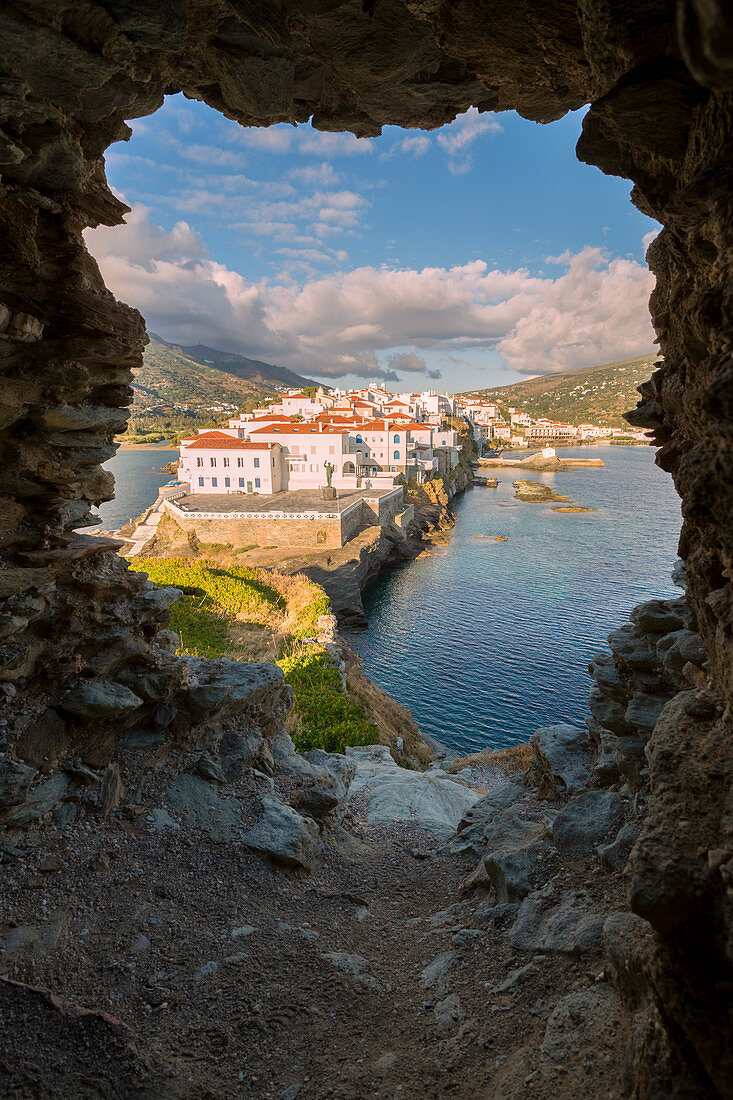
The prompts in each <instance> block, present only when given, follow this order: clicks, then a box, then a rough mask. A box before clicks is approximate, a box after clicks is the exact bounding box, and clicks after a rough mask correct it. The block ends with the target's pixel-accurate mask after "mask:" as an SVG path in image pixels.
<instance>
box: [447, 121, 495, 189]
mask: <svg viewBox="0 0 733 1100" xmlns="http://www.w3.org/2000/svg"><path fill="white" fill-rule="evenodd" d="M501 132H502V125H501V123H500V122H499V121H498V120H497V119H496V118H494V117H493V116H491V115H488V114H481V113H480V112H479V111H478V109H477V108H476V107H469V109H468V110H467V111H466V112H464V114H462V115H459V116H458V118H456V119H454V120H453V122H450V123H448V125H447V126H443V127H442V128H441V129H440V130H439V131H438V134H437V141H438V145H440V147H441V148H442V149H444V150H445V152H446V153H447V154H448V170H449V171H450V172H451V173H452V174H453V175H454V176H460V175H463V174H464V173H465V172H469V171H470V170H471V168H472V167H473V161H472V160H471V156H470V153H468V149H469V146H471V145H473V143H474V142H475V141H478V139H479V138H480V137H481V136H482V135H483V134H500V133H501Z"/></svg>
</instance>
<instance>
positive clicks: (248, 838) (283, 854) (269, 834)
mask: <svg viewBox="0 0 733 1100" xmlns="http://www.w3.org/2000/svg"><path fill="white" fill-rule="evenodd" d="M262 811H263V812H262V816H261V817H260V819H259V821H258V822H257V823H256V824H255V825H254V826H253V827H252V828H251V829H249V830H248V832H246V833H245V834H244V838H243V840H244V844H245V846H246V847H247V848H251V849H252V851H254V852H257V853H259V854H260V855H263V856H266V857H267V858H268V859H272V860H273V861H274V862H275V863H279V864H280V865H281V866H283V867H288V868H295V867H300V868H303V869H305V870H310V868H311V867H312V866H313V863H314V862H315V859H316V856H317V854H318V826H317V825H316V823H315V821H313V820H312V818H308V817H301V815H300V814H299V813H297V812H296V811H295V810H294V809H292V807H291V806H286V805H285V803H283V802H280V800H279V799H277V798H274V797H273V796H272V795H264V796H263V798H262Z"/></svg>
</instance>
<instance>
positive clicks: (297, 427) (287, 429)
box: [251, 424, 346, 435]
mask: <svg viewBox="0 0 733 1100" xmlns="http://www.w3.org/2000/svg"><path fill="white" fill-rule="evenodd" d="M251 434H252V435H274V434H277V435H346V432H345V431H341V430H336V429H335V428H333V427H331V425H330V424H322V425H320V428H319V425H317V424H282V425H280V424H272V425H270V427H269V428H255V430H254V431H253V432H252V433H251Z"/></svg>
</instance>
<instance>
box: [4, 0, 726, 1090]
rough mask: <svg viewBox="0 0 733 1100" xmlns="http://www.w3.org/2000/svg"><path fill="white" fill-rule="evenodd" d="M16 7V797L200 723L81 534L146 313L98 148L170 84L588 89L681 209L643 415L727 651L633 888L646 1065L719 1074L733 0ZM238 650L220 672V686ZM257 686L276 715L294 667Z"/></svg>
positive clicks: (286, 117) (10, 505) (647, 176)
mask: <svg viewBox="0 0 733 1100" xmlns="http://www.w3.org/2000/svg"><path fill="white" fill-rule="evenodd" d="M675 7H676V10H675ZM0 32H1V33H2V40H3V51H2V56H1V57H0V75H1V76H2V82H1V86H0V165H1V166H2V181H1V183H0V227H1V229H2V238H3V249H2V252H1V254H0V279H1V281H2V288H3V289H2V298H1V299H0V371H1V372H2V393H1V395H0V422H1V423H2V427H3V439H2V444H1V445H0V460H1V462H2V468H3V470H4V476H3V485H2V500H1V501H0V505H1V507H0V550H1V552H2V564H3V569H2V572H1V573H0V598H2V603H3V606H2V617H1V618H0V630H1V631H2V639H1V640H2V646H1V648H0V684H1V685H2V690H3V692H4V699H5V709H4V711H3V719H2V720H3V721H4V722H5V723H7V724H6V725H5V726H3V727H2V728H3V730H4V731H5V733H4V737H5V740H4V741H3V752H4V753H5V754H6V755H5V756H4V758H3V759H4V763H6V764H7V765H8V767H7V768H6V769H5V772H6V773H7V774H6V782H7V789H8V790H9V791H10V795H9V796H8V795H6V796H5V805H4V809H3V813H7V811H8V810H11V811H13V807H17V806H20V805H22V804H23V803H24V802H27V801H28V798H27V797H26V796H27V794H28V785H26V782H25V781H26V779H27V778H28V776H27V772H24V771H23V770H22V769H24V768H28V769H31V770H33V769H36V768H43V769H45V770H46V771H52V770H53V768H54V762H55V761H57V760H60V759H65V760H67V761H68V760H70V759H72V758H73V757H81V758H82V760H83V759H92V758H93V759H95V760H99V763H100V766H101V765H102V764H103V762H104V761H105V760H107V759H108V758H110V754H113V753H114V751H115V749H114V743H115V741H116V740H117V737H118V734H119V733H120V732H124V733H129V734H130V735H142V734H143V733H144V732H145V731H146V730H149V728H150V725H151V724H153V725H154V726H155V727H156V728H157V729H159V730H161V731H165V736H174V735H176V732H177V730H178V728H179V724H180V725H181V727H183V726H185V725H186V724H187V723H193V722H195V721H196V720H197V719H196V713H197V712H196V707H195V705H193V704H192V702H191V700H192V698H193V697H195V693H194V694H193V695H192V693H191V690H190V687H189V686H187V685H188V681H187V679H186V676H187V670H186V669H185V668H184V667H182V665H181V663H180V662H177V661H175V660H173V659H171V658H170V657H168V656H167V655H166V654H165V652H164V651H163V650H161V649H160V648H157V649H156V647H155V644H154V639H155V635H156V632H157V631H158V630H159V629H160V628H161V626H163V625H164V622H165V617H166V606H165V602H166V598H167V597H161V596H160V595H158V594H156V593H154V592H151V591H150V589H148V588H147V587H146V586H145V582H144V581H141V580H140V579H139V578H137V577H136V578H134V579H133V578H131V577H130V575H129V574H128V573H127V572H126V570H125V567H124V564H121V563H120V561H119V559H118V558H117V557H116V554H115V552H114V550H115V547H114V544H109V543H107V544H105V543H104V542H102V541H100V540H92V541H90V540H87V539H85V538H83V537H81V536H78V535H74V534H73V531H74V529H78V528H79V527H83V526H84V524H85V523H86V522H87V517H88V513H89V508H90V505H93V504H95V503H98V502H100V501H102V500H105V499H108V498H109V497H110V496H111V494H112V481H111V477H110V475H108V474H106V473H103V472H102V470H101V466H100V463H101V462H102V461H104V460H105V459H106V458H108V457H109V456H110V455H111V454H112V452H113V449H114V448H113V443H112V439H113V436H114V434H115V433H116V432H118V431H119V430H120V429H121V428H122V427H123V426H124V423H125V421H126V417H127V414H126V412H125V406H126V405H127V404H128V402H129V400H130V397H131V391H130V386H129V383H130V379H131V371H132V369H133V368H134V367H135V366H137V365H139V363H140V361H141V351H142V346H143V342H144V339H145V335H144V325H143V321H142V318H141V317H140V316H139V315H138V314H137V313H136V312H135V311H134V310H131V309H129V308H127V307H125V306H123V305H121V304H120V303H118V302H116V301H115V300H114V298H113V297H112V295H111V294H110V293H109V292H108V291H107V290H106V289H105V287H104V285H103V283H102V281H101V278H100V275H99V272H98V270H97V267H96V264H95V263H94V261H93V260H92V259H91V257H90V256H89V255H88V253H87V251H86V249H85V247H84V244H83V240H82V236H81V234H82V230H83V229H84V228H85V227H87V226H95V225H99V224H106V225H115V224H119V223H120V222H121V220H122V217H123V215H124V212H125V207H124V205H123V204H122V203H121V202H120V201H119V200H118V199H117V198H116V197H115V196H114V195H112V193H111V192H110V190H109V189H108V187H107V185H106V182H105V179H104V164H103V154H104V151H105V149H106V148H107V147H108V146H109V145H110V144H111V143H112V142H114V141H117V140H120V139H123V138H124V137H125V136H127V134H128V132H129V131H128V129H127V127H126V125H125V121H124V120H125V118H132V117H140V116H143V115H146V114H150V113H152V112H153V111H155V110H156V109H157V107H159V106H160V104H161V103H162V101H163V96H164V94H165V93H166V92H171V91H173V90H175V91H178V90H183V91H184V93H185V94H186V95H188V96H190V97H192V98H195V99H200V100H203V101H205V102H206V103H208V104H209V105H211V106H212V107H214V108H215V109H217V110H220V111H222V112H223V113H224V114H226V115H227V116H228V117H230V118H234V119H236V120H238V121H240V122H243V123H245V124H248V125H267V124H269V123H272V122H281V121H291V122H292V121H305V120H306V119H308V118H310V117H312V118H313V122H314V125H315V126H316V127H318V128H321V129H324V130H335V131H339V130H350V131H351V132H353V133H355V134H359V135H370V134H376V133H378V132H379V130H380V128H381V126H383V125H384V124H387V123H390V124H396V125H403V126H416V127H432V126H436V125H439V124H441V123H443V122H446V121H448V120H449V119H451V118H452V117H454V115H455V114H456V113H457V112H458V111H462V110H465V109H466V108H468V107H469V106H472V105H475V106H477V107H479V108H480V109H481V110H489V109H509V108H516V109H517V110H519V111H520V112H521V113H522V114H523V115H524V116H525V117H527V118H531V119H535V120H537V121H541V122H544V121H549V120H551V119H554V118H558V117H560V116H561V115H562V114H564V113H565V112H566V111H567V110H569V109H573V108H577V107H580V106H581V105H582V104H584V103H588V102H590V103H591V108H590V110H589V112H588V114H587V116H586V118H585V122H584V128H583V136H582V138H581V140H580V143H579V146H578V154H579V156H580V157H581V159H583V160H585V161H587V162H588V163H590V164H595V165H597V166H598V167H600V168H601V169H602V170H603V171H604V172H607V173H613V174H616V175H620V176H624V177H628V178H630V179H631V180H632V181H633V183H634V190H633V195H632V198H633V201H634V202H635V203H636V205H637V206H638V207H639V208H640V209H641V210H643V211H645V212H646V213H648V214H649V215H651V216H652V217H654V218H656V219H657V220H658V221H659V222H660V223H661V224H662V225H663V227H664V228H663V230H662V232H661V233H660V235H659V236H658V237H657V238H656V240H655V242H654V243H653V245H652V246H651V249H650V252H649V260H650V264H651V266H652V269H653V271H654V273H655V275H656V277H657V286H656V289H655V291H654V294H653V295H652V300H651V308H652V315H653V319H654V323H655V326H656V329H657V333H658V336H659V343H660V361H659V365H658V368H657V370H656V371H655V373H654V375H653V377H652V379H651V380H650V381H649V382H648V383H646V384H645V385H644V386H643V387H642V404H641V406H640V408H639V409H638V410H637V411H636V412H635V413H634V414H633V417H632V421H633V423H635V424H641V425H645V426H651V427H653V429H654V431H655V434H656V440H657V443H658V445H659V447H660V452H659V458H658V461H659V463H660V464H661V465H662V466H663V468H664V469H666V470H668V471H669V472H670V473H671V475H672V477H673V478H674V481H675V485H676V486H677V489H678V491H679V493H680V496H681V498H682V506H683V516H684V526H683V531H682V537H681V542H680V552H681V556H682V558H683V560H684V563H685V576H686V579H687V584H688V604H689V609H690V613H689V617H688V619H687V620H686V625H685V629H689V630H691V632H692V633H697V634H699V636H700V638H701V639H702V644H703V645H704V648H705V651H706V653H707V654H708V662H709V663H708V664H707V665H706V666H705V667H703V668H701V669H700V675H697V674H696V679H694V680H693V681H692V684H691V686H690V687H689V689H688V690H686V691H684V692H682V693H681V694H680V695H678V696H677V697H676V699H675V700H672V701H671V702H670V703H668V704H667V707H666V708H665V709H664V711H663V712H662V714H661V716H660V717H659V719H658V721H657V724H656V726H655V728H654V732H653V734H652V737H651V740H650V742H649V747H648V757H649V762H650V776H649V782H650V809H649V816H648V819H647V825H646V826H645V829H644V832H643V834H642V837H641V840H640V841H639V843H638V845H637V847H636V851H635V855H634V858H633V861H632V878H631V886H630V898H631V902H632V904H633V906H634V907H635V909H636V911H637V912H638V913H639V914H640V915H641V916H642V917H643V918H644V919H645V920H646V921H647V922H648V924H649V926H650V928H651V929H652V930H653V936H652V948H651V953H650V957H649V961H648V963H647V964H646V965H645V967H644V970H643V981H644V983H646V988H647V990H648V992H649V996H650V998H651V1000H652V1001H653V1003H654V1004H655V1005H656V1006H657V1009H658V1018H655V1019H654V1020H650V1022H649V1025H648V1029H647V1031H646V1032H645V1034H644V1037H643V1039H642V1040H641V1042H640V1043H639V1045H638V1050H637V1054H636V1063H635V1065H636V1069H635V1071H634V1072H635V1081H636V1084H635V1085H634V1088H635V1089H636V1093H637V1095H639V1096H651V1095H657V1094H659V1085H658V1081H659V1079H660V1078H659V1073H658V1067H659V1065H660V1064H661V1063H663V1062H664V1061H665V1059H666V1060H667V1063H668V1064H673V1065H677V1064H693V1063H694V1064H695V1067H696V1069H695V1078H696V1080H698V1081H699V1082H703V1084H702V1085H700V1088H702V1089H704V1088H705V1082H706V1081H707V1082H712V1081H716V1080H717V1079H718V1074H719V1067H720V1066H721V1065H725V1064H726V1062H725V1053H724V1049H723V1048H724V1045H725V1035H724V1034H722V1033H721V1030H720V1029H719V1028H718V1027H717V1020H718V1019H719V1018H720V1017H719V1014H720V1013H721V1012H722V1009H723V999H724V998H725V997H726V996H727V991H728V989H729V985H730V973H731V970H730V967H731V954H730V942H731V912H730V904H731V902H730V883H731V879H732V878H733V866H732V865H731V859H732V858H733V829H732V826H731V818H730V802H729V791H730V780H731V768H732V751H733V750H732V748H731V708H730V703H731V699H733V612H732V609H733V598H732V594H731V576H732V575H733V518H732V514H731V513H732V502H733V494H732V493H731V484H733V479H732V478H731V469H732V466H733V463H732V461H731V457H732V456H731V449H732V447H733V443H732V440H733V435H732V434H731V430H730V424H731V414H732V413H733V399H732V396H731V395H732V393H733V345H732V343H731V329H730V326H731V321H730V318H731V312H732V302H731V294H732V293H733V292H732V290H731V288H732V287H733V278H732V277H731V276H732V275H733V272H732V271H731V255H732V254H733V250H732V248H731V245H732V244H733V241H732V238H733V218H731V207H730V195H731V174H730V165H731V163H733V156H732V153H733V135H732V129H733V103H732V97H731V90H732V87H733V78H732V77H731V72H732V71H733V70H732V68H731V41H732V40H733V27H732V26H731V13H730V6H729V5H727V4H725V3H723V2H722V0H709V2H708V3H704V4H703V3H702V2H699V0H679V2H678V3H677V5H676V6H673V5H670V4H668V3H664V2H662V0H646V2H644V0H642V2H641V3H640V4H637V5H636V6H634V7H633V10H632V8H630V7H629V6H628V5H608V4H605V3H602V2H600V0H581V2H580V3H579V4H575V3H570V2H568V0H554V2H553V3H550V4H546V5H544V6H537V5H521V4H517V3H514V2H513V0H501V2H499V3H497V4H494V5H490V6H489V5H484V4H475V3H472V2H470V0H459V2H457V3H456V2H455V0H428V2H427V3H426V2H424V0H380V2H369V3H364V4H354V3H350V2H349V3H341V2H336V3H332V2H330V0H329V2H325V0H323V2H321V0H315V2H314V3H310V4H308V5H305V6H304V5H302V4H300V3H295V0H284V2H283V3H280V4H277V5H273V4H267V5H255V4H243V3H236V4H235V3H227V2H225V0H186V2H184V0H168V2H167V3H165V4H159V5H150V4H146V3H142V2H136V0H132V2H129V3H121V2H118V0H105V2H104V3H102V2H95V0H84V2H80V3H78V4H74V5H69V4H67V3H62V2H61V0H44V2H43V3H40V2H38V0H15V2H11V3H8V4H6V5H5V6H4V7H3V10H2V13H0ZM687 663H689V664H692V665H693V667H696V666H695V662H694V661H692V660H691V659H690V660H689V661H688V662H687ZM214 673H215V670H209V671H207V670H206V669H205V668H204V669H202V670H201V676H202V677H203V684H204V685H205V686H206V685H209V684H211V683H213V682H214ZM263 675H265V678H266V674H264V673H263ZM196 686H198V687H201V684H199V685H196ZM630 686H631V685H630V683H626V681H624V688H623V690H624V692H626V691H627V689H628V688H629V687H630ZM212 690H213V693H214V695H216V694H217V692H218V690H219V689H218V688H216V687H214V688H213V689H212ZM258 690H259V689H258ZM262 690H263V691H264V692H265V696H267V698H269V701H270V703H271V704H272V706H273V708H274V709H273V713H274V710H276V709H277V706H276V698H275V697H276V695H277V692H278V691H279V688H278V686H277V684H270V686H269V687H268V688H267V689H266V690H265V687H264V685H263V687H262ZM615 690H617V691H618V692H620V691H621V688H617V689H615ZM273 692H274V694H272V693H273ZM268 693H269V695H268ZM201 694H202V693H199V696H198V697H199V698H201ZM206 694H207V693H206V692H203V696H204V697H205V696H206ZM234 694H235V695H236V692H235V693H234ZM633 694H634V693H633V692H632V697H631V701H632V702H633ZM652 694H653V692H652ZM265 696H263V697H262V699H261V700H260V702H259V703H258V704H257V705H258V706H262V707H265V709H266V706H267V705H269V704H267V703H266V699H265ZM233 697H234V696H233V695H232V698H233ZM626 698H627V696H626V694H625V695H624V700H625V699H626ZM618 702H619V705H621V702H620V699H619V701H618ZM207 705H208V704H207ZM204 713H205V712H204ZM611 732H613V731H611ZM101 746H105V747H101ZM619 766H620V765H619ZM18 769H20V772H19V771H18ZM59 774H60V773H59ZM34 775H35V771H34ZM31 778H33V777H31ZM51 780H52V781H53V780H54V776H51ZM29 782H30V781H29ZM57 783H58V785H59V786H62V785H63V783H62V781H61V780H58V781H57ZM4 789H6V788H4ZM34 789H35V788H31V793H32V791H33V790H34ZM701 791H704V792H705V796H704V798H701V795H700V792H701ZM13 792H14V793H13ZM8 799H9V800H8ZM15 820H16V822H17V811H16V818H15ZM5 821H6V823H7V822H8V819H7V818H5ZM640 980H641V979H640ZM703 989H704V995H703V993H702V992H701V991H702V990H703ZM693 1003H694V1005H695V1009H694V1011H693V1010H692V1009H691V1007H690V1006H691V1004H693ZM672 1078H674V1075H672ZM667 1079H669V1078H668V1077H667V1078H665V1080H667ZM712 1087H713V1086H712V1085H710V1088H712ZM689 1094H690V1093H689V1092H688V1093H687V1095H689Z"/></svg>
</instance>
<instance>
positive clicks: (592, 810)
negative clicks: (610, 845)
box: [552, 791, 626, 855]
mask: <svg viewBox="0 0 733 1100" xmlns="http://www.w3.org/2000/svg"><path fill="white" fill-rule="evenodd" d="M625 813H626V807H625V804H624V800H623V798H622V797H621V795H619V794H616V792H615V791H583V792H582V793H581V794H577V795H575V797H574V798H571V799H570V801H569V802H567V803H566V804H565V806H563V808H562V809H561V810H560V812H559V813H558V815H557V817H556V818H555V820H554V821H553V823H552V839H553V841H554V843H555V845H556V846H557V847H558V848H559V849H560V850H561V851H563V852H567V853H585V854H587V855H589V854H590V852H591V851H592V849H593V847H594V846H595V845H596V844H598V843H599V842H600V841H601V840H603V839H604V838H605V837H606V835H607V834H608V833H609V832H610V831H611V830H612V829H613V828H614V826H619V825H620V824H621V822H622V821H623V819H624V816H625Z"/></svg>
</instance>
